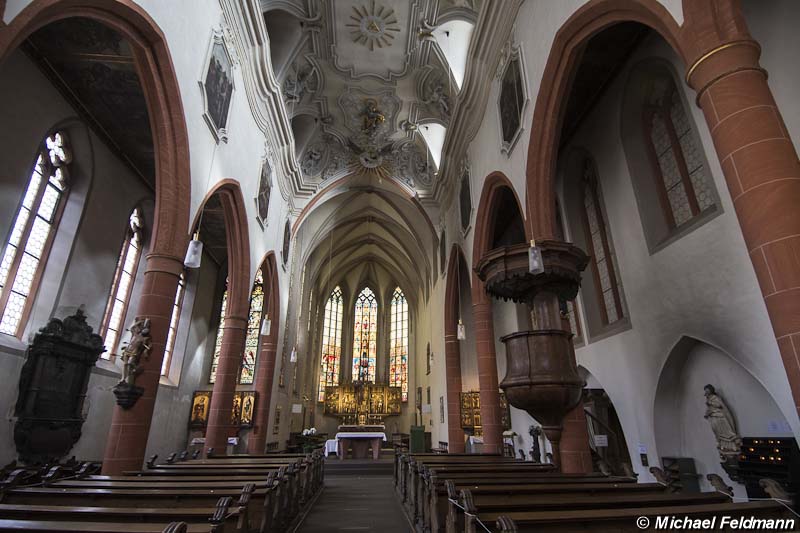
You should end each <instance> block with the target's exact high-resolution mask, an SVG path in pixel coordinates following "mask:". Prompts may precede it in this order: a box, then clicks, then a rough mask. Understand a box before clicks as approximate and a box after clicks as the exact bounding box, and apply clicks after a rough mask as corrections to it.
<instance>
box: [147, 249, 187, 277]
mask: <svg viewBox="0 0 800 533" xmlns="http://www.w3.org/2000/svg"><path fill="white" fill-rule="evenodd" d="M146 259H147V263H146V264H145V270H144V271H145V273H147V272H164V273H166V274H172V275H174V276H175V277H180V275H181V274H182V273H183V270H184V266H183V259H182V258H180V257H176V256H174V255H169V254H160V253H155V252H154V253H150V254H147V257H146Z"/></svg>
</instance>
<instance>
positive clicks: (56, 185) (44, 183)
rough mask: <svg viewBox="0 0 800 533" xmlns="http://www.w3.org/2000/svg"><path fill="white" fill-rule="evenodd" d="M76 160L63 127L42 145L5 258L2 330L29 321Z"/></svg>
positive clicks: (0, 281) (0, 269)
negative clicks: (73, 163)
mask: <svg viewBox="0 0 800 533" xmlns="http://www.w3.org/2000/svg"><path fill="white" fill-rule="evenodd" d="M71 160H72V156H71V153H70V151H69V148H68V144H67V140H66V137H65V135H64V134H63V133H55V134H54V135H52V136H50V137H47V138H46V139H45V140H44V141H43V142H42V144H41V146H40V148H39V156H38V157H37V159H36V164H35V165H34V167H33V171H32V173H31V176H30V179H29V180H28V186H27V188H26V190H25V194H24V196H23V197H22V202H21V204H20V206H19V210H18V211H17V215H16V217H15V219H14V222H13V225H12V226H11V227H12V230H11V234H10V235H9V237H8V241H6V246H5V250H4V251H3V256H2V259H0V310H2V317H1V318H0V333H4V334H6V335H15V336H18V335H20V334H21V330H22V328H23V327H24V325H25V318H26V315H27V314H28V313H29V312H30V308H31V306H32V305H33V298H31V296H33V295H34V293H35V292H36V289H37V285H38V280H39V279H40V278H41V275H42V271H43V270H44V266H45V264H46V263H47V254H48V252H49V250H50V245H51V243H52V241H53V238H54V236H55V229H56V227H58V222H59V219H60V217H61V212H62V210H63V207H64V203H65V202H64V199H65V197H66V192H67V184H68V181H69V174H68V172H67V167H68V165H69V163H70V161H71Z"/></svg>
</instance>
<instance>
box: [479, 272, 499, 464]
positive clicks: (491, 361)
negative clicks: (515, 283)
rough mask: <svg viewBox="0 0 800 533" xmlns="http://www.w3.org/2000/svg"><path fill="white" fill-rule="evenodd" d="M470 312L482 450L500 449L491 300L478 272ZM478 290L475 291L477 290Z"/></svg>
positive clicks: (492, 450) (486, 451)
mask: <svg viewBox="0 0 800 533" xmlns="http://www.w3.org/2000/svg"><path fill="white" fill-rule="evenodd" d="M473 277H474V280H473V286H474V287H476V289H477V291H473V296H472V301H473V302H474V303H473V304H472V315H473V320H474V322H475V344H476V347H477V352H478V384H479V387H480V391H481V425H482V427H483V451H484V453H501V452H502V451H503V426H502V421H501V416H502V413H501V412H500V387H499V386H498V380H497V355H496V354H495V348H494V323H493V317H492V302H491V301H490V300H489V298H488V297H487V296H486V291H485V290H484V288H483V282H481V281H480V280H479V279H478V277H477V276H473ZM476 293H477V294H476Z"/></svg>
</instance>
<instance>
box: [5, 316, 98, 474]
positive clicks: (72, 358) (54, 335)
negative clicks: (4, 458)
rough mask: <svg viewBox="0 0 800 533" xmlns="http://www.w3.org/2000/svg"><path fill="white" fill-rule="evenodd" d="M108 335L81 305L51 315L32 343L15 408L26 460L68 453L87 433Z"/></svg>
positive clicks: (40, 460) (39, 460)
mask: <svg viewBox="0 0 800 533" xmlns="http://www.w3.org/2000/svg"><path fill="white" fill-rule="evenodd" d="M101 353H103V339H102V338H101V337H100V336H99V335H97V334H95V333H93V332H92V328H91V327H90V326H89V325H88V324H86V315H84V314H83V311H82V310H80V309H79V310H78V311H77V312H76V313H75V314H74V315H72V316H68V317H67V318H65V319H64V320H63V321H62V320H59V319H57V318H53V319H50V322H48V324H47V326H45V327H43V328H42V329H40V330H39V332H38V333H37V334H36V336H35V337H34V339H33V343H32V344H30V345H29V346H28V350H27V354H26V359H25V364H24V365H23V367H22V372H21V373H20V379H19V398H18V400H17V405H16V408H15V410H14V415H15V416H16V417H17V422H16V424H15V425H14V443H15V444H16V447H17V452H18V453H19V455H20V459H21V460H22V461H24V462H26V463H44V462H49V461H53V460H57V459H60V458H61V457H64V456H65V455H67V453H68V452H69V451H70V449H72V447H73V446H74V445H75V443H76V442H78V439H79V438H80V436H81V427H82V426H83V422H84V418H83V402H84V398H86V388H87V385H88V384H89V377H90V375H91V371H92V367H94V365H95V363H96V362H97V358H98V357H100V354H101Z"/></svg>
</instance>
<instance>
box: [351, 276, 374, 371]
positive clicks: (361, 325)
mask: <svg viewBox="0 0 800 533" xmlns="http://www.w3.org/2000/svg"><path fill="white" fill-rule="evenodd" d="M353 322H354V324H353V332H354V333H353V379H354V380H355V379H358V376H359V371H360V369H361V364H362V363H361V360H362V359H366V360H367V373H366V378H367V379H366V381H368V382H370V383H375V357H376V354H377V351H378V300H377V298H376V297H375V293H374V292H372V289H370V288H369V287H364V290H362V291H361V293H360V294H359V295H358V298H356V305H355V313H354V316H353Z"/></svg>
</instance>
